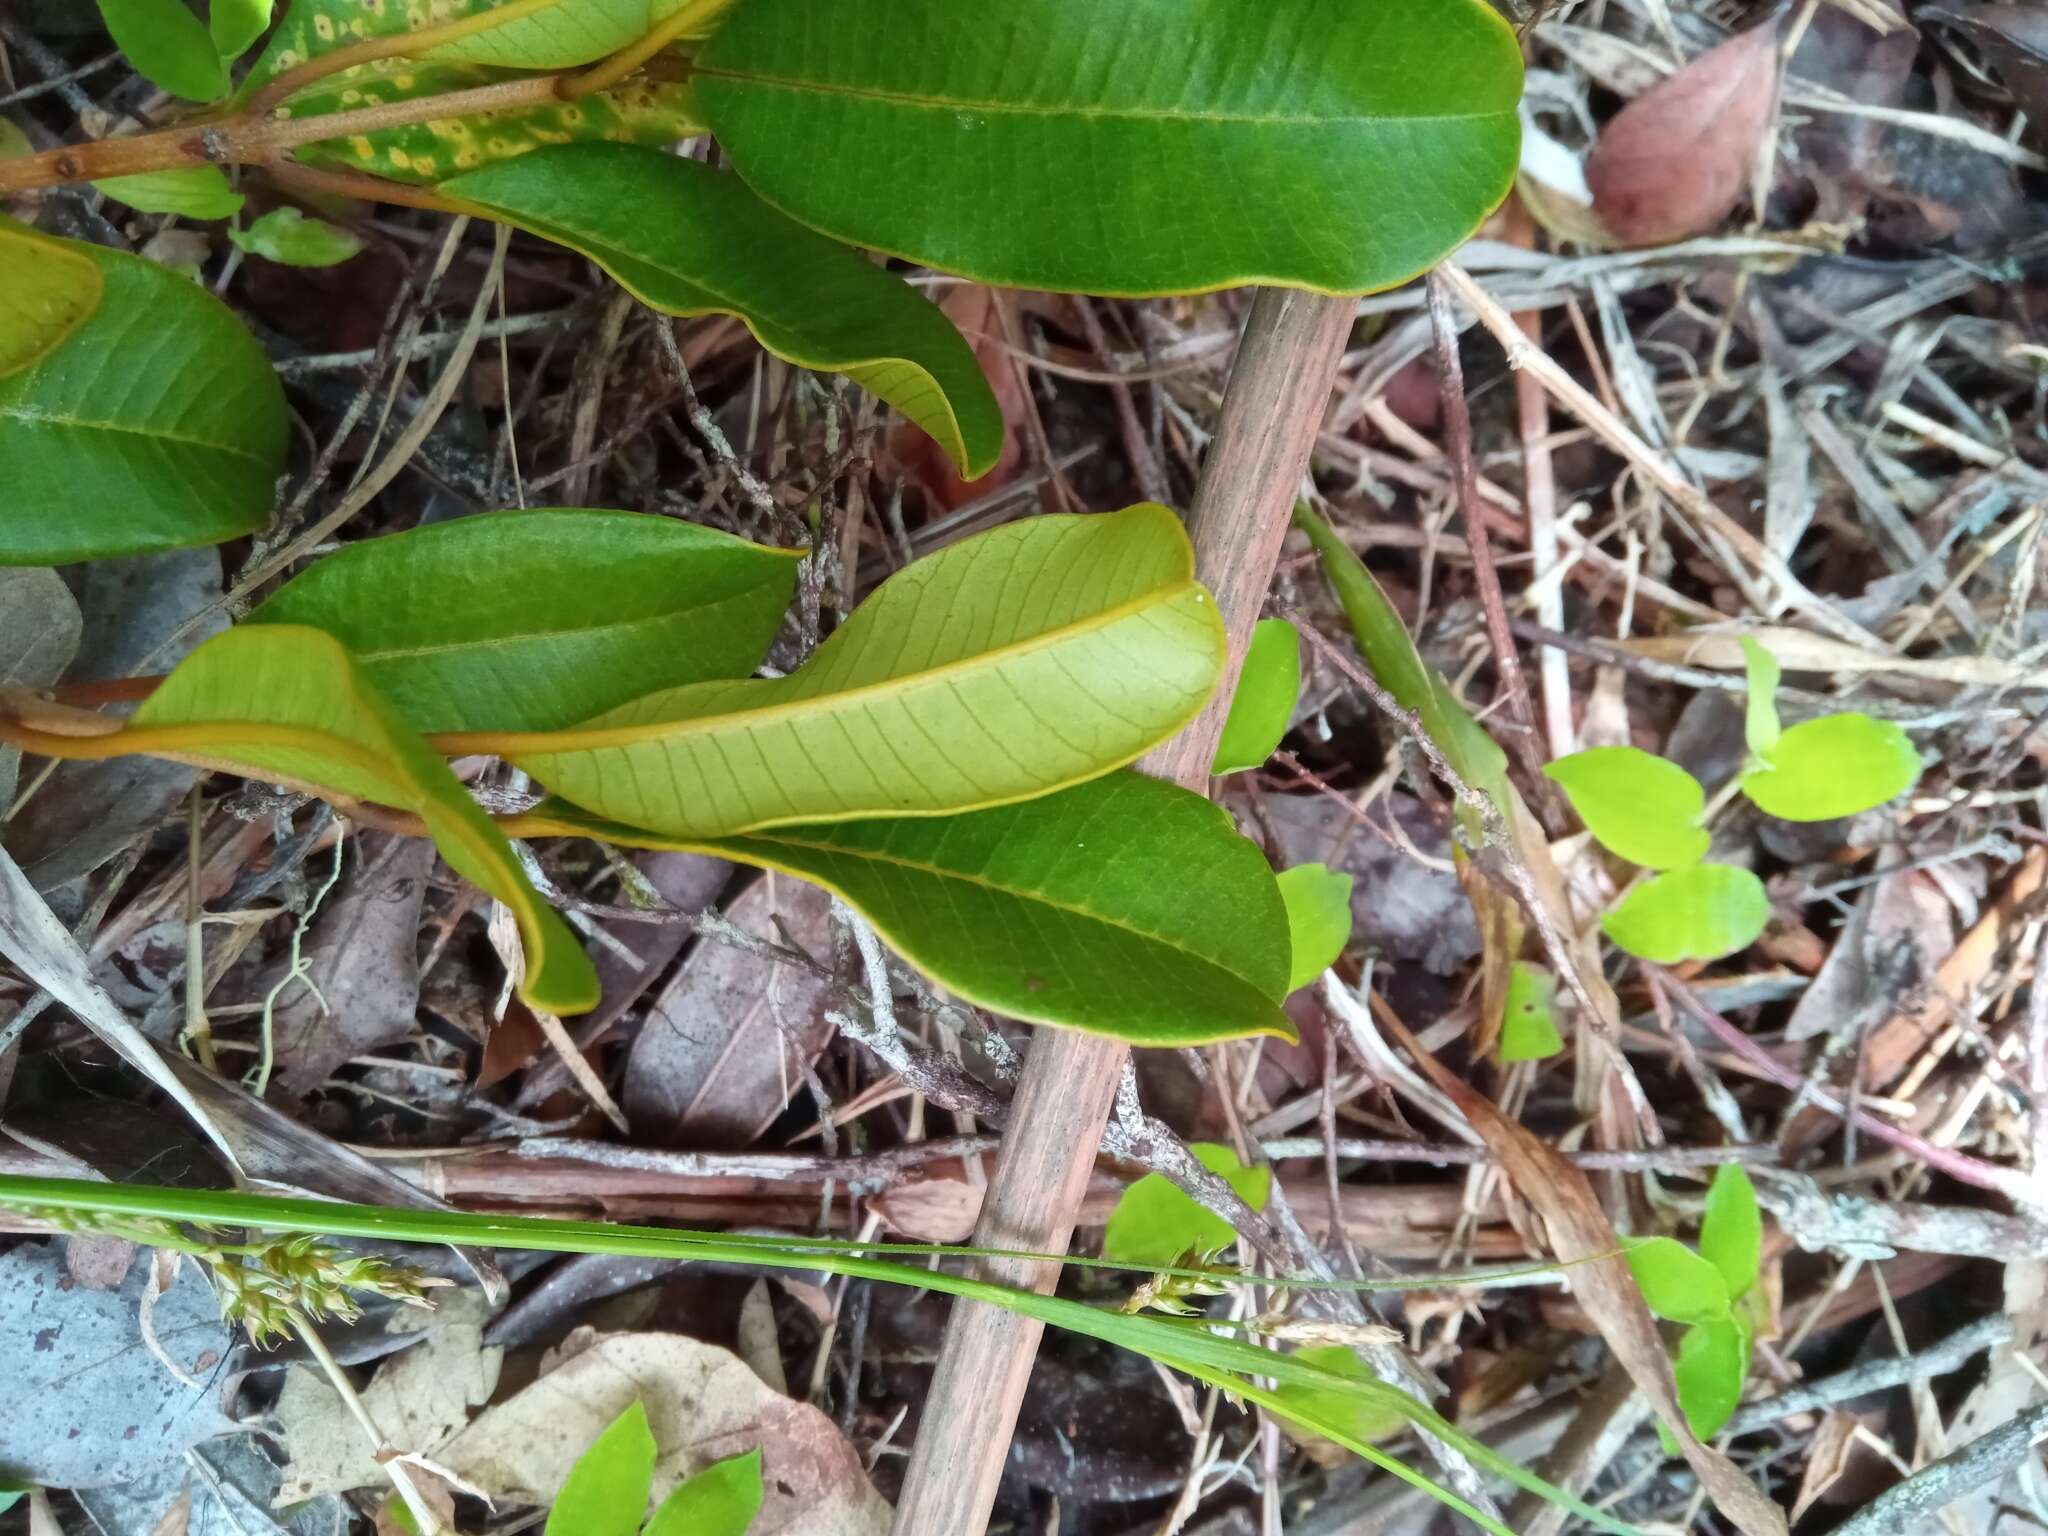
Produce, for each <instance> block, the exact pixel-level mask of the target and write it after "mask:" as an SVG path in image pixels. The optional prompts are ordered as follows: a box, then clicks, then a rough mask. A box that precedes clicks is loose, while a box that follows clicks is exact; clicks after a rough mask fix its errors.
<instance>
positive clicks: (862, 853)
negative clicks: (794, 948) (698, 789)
mask: <svg viewBox="0 0 2048 1536" xmlns="http://www.w3.org/2000/svg"><path fill="white" fill-rule="evenodd" d="M709 841H710V843H712V844H714V845H715V844H717V843H720V842H731V843H765V844H767V845H769V846H770V847H778V846H779V847H786V848H803V849H808V850H810V851H811V852H814V853H822V854H837V855H839V856H841V857H843V858H851V859H858V860H863V861H866V862H868V863H873V864H887V865H889V866H890V867H891V868H894V869H905V870H910V871H911V872H913V873H916V874H922V875H926V876H929V877H930V878H932V879H934V880H953V881H958V882H959V883H961V884H963V885H973V886H978V887H980V888H981V889H982V890H985V891H989V892H992V893H994V894H995V895H998V896H1008V897H1010V898H1012V899H1014V900H1017V901H1024V902H1036V903H1037V904H1038V905H1039V906H1042V907H1049V908H1051V909H1052V910H1053V911H1055V912H1063V913H1065V914H1067V915H1068V916H1070V917H1077V918H1085V919H1087V920H1088V921H1090V922H1094V923H1100V924H1101V925H1102V926H1103V927H1105V928H1114V929H1116V930H1117V931H1118V932H1121V933H1128V934H1131V935H1132V936H1134V937H1136V938H1140V939H1146V940H1149V941H1150V942H1152V943H1154V944H1157V945H1159V946H1160V947H1161V948H1163V949H1168V950H1171V951H1172V952H1173V953H1174V954H1176V955H1183V956H1186V957H1187V958H1188V959H1189V960H1192V961H1193V962H1194V963H1195V964H1196V965H1199V966H1202V967H1205V968H1206V969H1209V970H1212V971H1217V972H1220V973H1221V974H1223V975H1225V976H1228V977H1229V978H1230V979H1231V980H1233V981H1236V982H1238V983H1240V984H1241V985H1243V986H1244V987H1246V988H1247V989H1249V990H1250V991H1251V992H1252V993H1253V994H1254V995H1255V996H1257V997H1258V998H1260V999H1261V1000H1262V1001H1266V1002H1272V999H1270V998H1267V997H1266V995H1265V993H1263V992H1261V991H1260V990H1259V988H1258V985H1257V984H1256V983H1255V982H1253V981H1252V979H1251V978H1250V977H1248V976H1246V975H1245V974H1244V973H1243V972H1241V971H1234V970H1232V969H1231V968H1230V967H1229V966H1227V965H1224V964H1222V963H1221V962H1220V961H1217V960H1214V959H1212V958H1210V957H1209V956H1207V955H1205V954H1203V953H1202V952H1201V951H1200V950H1198V949H1191V948H1189V947H1188V946H1187V945H1185V944H1179V943H1176V942H1175V941H1174V940H1172V939H1170V938H1168V937H1166V936H1165V935H1164V934H1159V933H1154V932H1151V931H1150V930H1148V929H1144V928H1140V927H1138V926H1137V925H1136V924H1134V923H1128V922H1123V921H1121V920H1119V919H1117V918H1114V917H1109V916H1106V915H1104V914H1103V913H1100V912H1097V911H1094V910H1093V909H1091V908H1088V907H1082V906H1075V905H1073V904H1071V903H1068V902H1064V901H1055V900H1053V899H1052V898H1051V897H1049V896H1046V895H1045V894H1044V893H1042V892H1038V891H1031V890H1027V889H1024V888H1022V887H1018V886H1011V885H1003V884H999V883H998V882H996V881H994V880H991V879H989V878H987V877H986V876H985V875H976V874H971V873H969V872H967V871H964V870H958V869H949V868H947V867H945V866H944V865H940V864H933V863H929V862H926V861H923V860H918V859H907V858H903V857H901V856H899V855H894V854H886V853H878V852H876V851H874V850H873V849H869V848H857V847H849V846H848V845H847V844H845V843H829V842H826V843H814V842H809V841H807V840H805V839H803V838H800V837H784V836H779V835H775V834H768V835H763V834H761V833H743V834H741V835H739V836H736V837H732V838H714V839H710V840H709ZM790 873H791V874H794V875H797V876H799V877H800V878H806V879H808V878H812V876H809V875H806V874H805V873H804V872H803V871H801V870H791V871H790ZM1273 1006H1275V1007H1278V1006H1279V1005H1278V1004H1277V1003H1274V1004H1273Z"/></svg>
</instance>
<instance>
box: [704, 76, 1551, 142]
mask: <svg viewBox="0 0 2048 1536" xmlns="http://www.w3.org/2000/svg"><path fill="white" fill-rule="evenodd" d="M694 73H695V74H697V75H700V76H709V77H711V78H713V79H718V80H731V81H734V82H736V83H738V84H741V85H760V86H769V87H773V88H777V89H781V90H789V91H808V92H810V93H811V94H813V95H817V96H841V97H845V98H847V99H849V100H856V101H877V102H884V103H887V104H889V105H891V106H900V107H916V108H920V109H925V110H929V111H933V112H986V113H988V114H990V115H991V116H997V117H1051V118H1061V119H1081V120H1084V121H1087V120H1105V121H1114V122H1187V123H1237V124H1241V125H1243V126H1247V127H1258V128H1345V127H1358V126H1361V125H1385V124H1389V123H1472V122H1484V121H1487V120H1489V119H1492V118H1500V117H1513V116H1514V115H1515V109H1514V108H1513V107H1503V108H1498V109H1496V110H1493V111H1488V112H1418V113H1407V112H1382V113H1377V114H1371V115H1357V114H1329V115H1321V116H1313V117H1307V116H1299V115H1288V114H1284V113H1277V112H1275V113H1263V112H1190V111H1187V110H1185V109H1181V108H1164V107H1105V106H1095V105H1084V104H1079V103H1069V102H1017V101H986V100H979V99H976V98H974V97H968V96H921V95H916V94H914V93H912V92H910V91H891V90H884V89H882V88H881V87H879V86H871V85H866V86H863V85H844V84H840V83H838V82H836V81H827V80H804V79H799V78H797V77H794V76H790V75H769V74H762V73H759V72H758V71H742V70H736V69H718V68H712V67H706V66H705V65H702V64H699V65H698V66H697V67H696V69H695V71H694Z"/></svg>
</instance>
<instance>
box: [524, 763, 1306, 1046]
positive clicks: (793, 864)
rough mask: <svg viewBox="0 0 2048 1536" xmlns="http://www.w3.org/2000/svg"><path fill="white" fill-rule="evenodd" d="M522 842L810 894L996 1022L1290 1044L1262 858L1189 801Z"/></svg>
mask: <svg viewBox="0 0 2048 1536" xmlns="http://www.w3.org/2000/svg"><path fill="white" fill-rule="evenodd" d="M534 830H535V831H536V832H537V833H545V832H553V833H559V834H562V835H564V836H575V835H587V836H593V837H598V838H602V839H604V840H606V841H608V842H614V843H623V844H626V845H628V846H632V847H643V848H678V849H683V850H686V851H692V852H699V853H710V854H715V855H718V856H719V857H722V858H728V859H734V860H737V861H739V862H741V863H745V864H754V865H758V866H761V867H763V868H767V869H779V870H782V871H784V872H785V873H788V874H792V875H795V876H797V877H798V878H799V879H803V880H808V881H810V882H811V883H812V884H814V885H822V886H824V887H825V888H826V889H828V890H831V891H833V892H834V893H836V894H837V895H839V896H840V897H841V898H843V899H844V900H845V901H846V902H847V903H848V904H849V905H850V906H852V907H854V908H855V909H857V910H858V911H859V912H860V913H861V914H862V915H863V916H864V917H866V918H867V920H868V921H869V922H870V923H872V924H874V926H875V928H876V930H877V931H878V932H880V934H881V935H882V937H883V938H885V939H886V940H888V942H889V943H890V945H891V946H892V947H894V948H895V949H896V950H897V952H898V953H900V954H901V955H902V956H903V957H904V958H905V959H907V960H908V961H910V963H911V964H912V965H914V966H916V967H917V968H918V969H919V970H921V971H923V972H924V973H925V974H926V975H928V976H930V977H931V978H932V979H933V980H935V981H937V982H938V983H939V984H940V985H941V986H943V987H945V988H947V989H948V990H950V991H952V992H954V993H956V994H958V995H959V996H960V997H963V998H965V999H966V1000H967V1001H969V1002H971V1003H975V1004H978V1005H979V1006H981V1007H984V1008H990V1009H994V1010H995V1011H996V1012H998V1013H1005V1014H1008V1015H1010V1016H1011V1017H1012V1018H1018V1019H1024V1020H1026V1021H1028V1022H1032V1023H1038V1024H1061V1025H1066V1026H1068V1027H1070V1028H1074V1029H1083V1030H1088V1031H1090V1032H1092V1033H1095V1034H1103V1035H1114V1036H1116V1037H1118V1038H1120V1039H1125V1040H1129V1041H1131V1042H1132V1043H1133V1044H1136V1045H1162V1046H1163V1045H1174V1046H1179V1045H1199V1044H1203V1043H1206V1042H1208V1041H1213V1040H1225V1039H1230V1038H1233V1037H1236V1036H1240V1035H1252V1034H1270V1035H1279V1036H1281V1037H1283V1038H1288V1039H1291V1038H1293V1034H1294V1031H1293V1026H1292V1025H1290V1024H1289V1023H1288V1020H1287V1015H1286V1014H1285V1013H1283V1012H1281V1010H1280V1000H1281V999H1282V998H1283V997H1285V996H1286V992H1287V954H1288V949H1287V914H1286V910H1285V908H1284V907H1283V906H1282V904H1281V900H1280V893H1279V891H1278V889H1277V888H1276V887H1275V885H1274V883H1273V875H1272V871H1271V870H1270V869H1269V868H1268V867H1267V865H1266V860H1265V857H1264V855H1262V854H1261V853H1260V852H1259V850H1258V849H1257V848H1256V847H1255V846H1254V845H1253V844H1252V843H1251V842H1249V841H1248V840H1247V839H1245V838H1243V837H1241V836H1239V835H1238V832H1237V829H1236V828H1235V827H1234V826H1232V824H1231V822H1230V818H1229V817H1228V816H1227V815H1226V814H1225V813H1224V812H1223V811H1222V810H1220V809H1218V808H1217V807H1216V806H1213V805H1211V804H1209V803H1208V802H1207V801H1206V800H1204V799H1202V798H1201V797H1200V796H1199V795H1191V794H1189V793H1188V792H1187V791H1185V790H1182V789H1176V788H1175V787H1174V786H1173V785H1171V784H1162V783H1160V782H1159V781H1157V780H1156V779H1148V778H1144V777H1142V776H1141V775H1138V774H1135V773H1117V774H1111V775H1109V776H1108V777H1106V778H1100V779H1094V780H1091V781H1090V782H1088V783H1085V784H1079V785H1076V786H1075V787H1074V788H1072V789H1068V790H1063V791H1061V792H1060V793H1058V794H1055V795H1047V796H1044V797H1043V798H1040V799H1037V800H1027V801H1025V802H1023V803H1021V804H1018V805H1007V806H1001V807H998V808H997V809H995V810H987V811H973V812H969V813H967V814H965V815H960V816H947V817H913V818H907V819H890V820H882V821H842V822H835V823H832V824H831V825H827V826H795V827H783V828H780V829H779V830H775V831H769V832H762V833H758V834H756V835H754V836H750V837H727V838H709V839H703V840H688V841H685V840H681V839H673V838H663V837H659V836H656V835H654V834H650V833H647V832H643V831H639V830H637V829H635V828H632V827H625V826H620V825H618V824H617V823H606V822H602V821H599V820H597V819H596V818H595V817H587V816H583V815H580V814H578V813H577V812H576V810H575V809H574V807H571V806H567V805H563V804H561V803H559V802H550V803H549V804H548V805H546V806H543V807H542V808H541V810H540V812H538V813H536V818H535V826H534Z"/></svg>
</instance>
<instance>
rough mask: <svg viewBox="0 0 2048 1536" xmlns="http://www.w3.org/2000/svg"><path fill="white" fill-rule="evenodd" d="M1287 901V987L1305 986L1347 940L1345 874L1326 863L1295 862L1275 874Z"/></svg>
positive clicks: (1348, 913)
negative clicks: (1289, 961) (1288, 961)
mask: <svg viewBox="0 0 2048 1536" xmlns="http://www.w3.org/2000/svg"><path fill="white" fill-rule="evenodd" d="M1276 883H1277V884H1278V885H1279V887H1280V899H1281V900H1282V901H1284V902H1285V903H1286V904H1287V932H1288V936H1289V938H1290V939H1292V941H1293V943H1292V945H1291V946H1290V948H1291V951H1292V955H1293V959H1292V961H1291V963H1290V965H1289V968H1288V977H1287V990H1288V991H1290V992H1292V991H1294V990H1295V989H1296V988H1298V987H1305V986H1307V985H1308V984H1309V983H1310V982H1312V981H1314V980H1315V979H1316V978H1317V977H1318V976H1320V975H1322V974H1323V972H1325V971H1327V970H1328V969H1329V968H1330V967H1331V966H1333V965H1335V964H1336V963H1337V957H1338V956H1339V955H1341V954H1343V953H1344V946H1345V945H1346V944H1348V943H1350V942H1351V886H1352V879H1351V876H1349V875H1343V874H1338V873H1337V872H1335V871H1334V870H1332V869H1331V868H1330V867H1329V865H1327V864H1297V865H1295V866H1294V867H1293V868H1292V869H1283V870H1282V871H1280V873H1279V875H1278V876H1277V877H1276Z"/></svg>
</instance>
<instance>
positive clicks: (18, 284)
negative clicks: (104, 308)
mask: <svg viewBox="0 0 2048 1536" xmlns="http://www.w3.org/2000/svg"><path fill="white" fill-rule="evenodd" d="M0 272H5V273H6V274H7V280H6V281H5V282H4V283H0V378H5V377H6V376H7V375H8V374H10V373H19V372H20V371H21V370H22V369H24V368H26V367H28V366H29V365H30V364H31V363H34V362H38V361H40V360H41V359H42V358H44V357H47V356H48V355H49V354H50V353H51V352H53V351H55V350H56V349H57V347H58V345H59V344H60V343H62V342H63V340H64V338H65V337H67V336H69V335H70V334H71V333H72V332H73V331H75V330H77V329H78V328H79V326H81V325H83V324H84V323H85V319H86V317H87V316H88V315H90V314H91V313H92V312H93V311H94V310H95V309H97V308H98V307H99V302H100V296H101V294H102V293H103V292H104V291H105V288H106V283H105V280H104V279H103V278H102V277H101V276H100V269H99V266H98V264H97V263H95V262H94V261H93V259H92V258H91V257H90V256H89V255H87V254H86V253H85V251H84V250H83V249H82V248H81V247H79V246H77V245H74V244H73V243H71V242H70V241H68V240H50V239H46V238H45V237H43V236H42V235H39V234H37V233H35V231H33V230H31V229H29V228H28V227H27V226H26V225H21V224H16V223H15V222H14V221H13V220H11V219H4V218H0Z"/></svg>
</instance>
